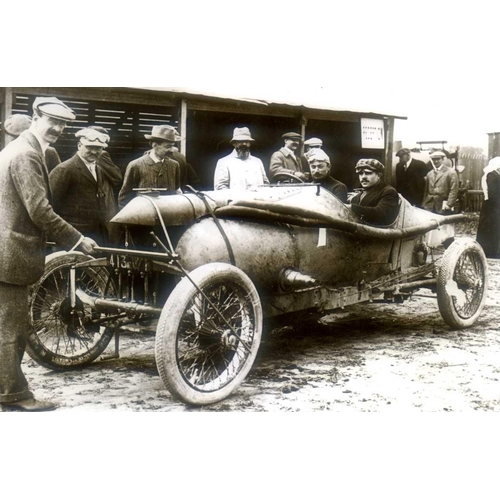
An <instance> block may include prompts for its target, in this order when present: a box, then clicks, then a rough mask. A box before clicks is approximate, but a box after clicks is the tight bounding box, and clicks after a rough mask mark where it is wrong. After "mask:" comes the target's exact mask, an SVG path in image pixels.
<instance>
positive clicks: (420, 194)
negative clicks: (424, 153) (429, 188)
mask: <svg viewBox="0 0 500 500" xmlns="http://www.w3.org/2000/svg"><path fill="white" fill-rule="evenodd" d="M431 168H432V167H430V166H429V165H427V164H425V163H424V162H423V161H420V160H416V159H413V158H412V160H411V163H410V166H409V167H408V168H407V169H405V164H404V163H402V162H399V163H398V164H397V165H396V187H397V188H398V192H399V193H400V194H401V195H402V196H403V197H404V198H406V199H407V200H408V201H409V202H410V203H411V204H412V205H414V206H416V207H420V206H422V200H423V199H424V189H425V176H426V175H427V172H429V170H430V169H431Z"/></svg>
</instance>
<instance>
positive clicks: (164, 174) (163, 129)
mask: <svg viewBox="0 0 500 500" xmlns="http://www.w3.org/2000/svg"><path fill="white" fill-rule="evenodd" d="M144 137H145V138H146V139H148V140H149V144H150V145H151V147H152V149H151V151H149V152H148V154H145V155H143V156H141V157H140V158H138V159H137V160H134V161H132V162H130V163H129V164H128V165H127V170H126V171H125V178H124V180H123V186H122V188H121V190H120V194H119V195H118V204H119V205H120V208H123V207H124V206H125V205H126V204H127V203H128V202H129V201H130V200H131V199H132V198H134V196H135V192H134V191H133V189H134V188H144V189H147V188H149V189H163V190H166V193H164V194H175V193H181V189H180V185H181V181H180V167H179V163H178V162H176V161H175V160H172V159H171V158H169V157H168V153H169V151H170V149H171V148H172V147H173V146H175V143H176V142H178V141H179V140H180V137H179V136H178V135H177V134H176V133H175V129H174V128H173V127H172V126H171V125H155V126H153V129H152V131H151V134H145V135H144Z"/></svg>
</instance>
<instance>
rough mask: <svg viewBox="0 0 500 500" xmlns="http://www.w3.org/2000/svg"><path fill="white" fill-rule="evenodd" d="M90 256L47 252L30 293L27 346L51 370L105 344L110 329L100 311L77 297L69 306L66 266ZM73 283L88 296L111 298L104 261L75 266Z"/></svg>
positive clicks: (86, 358)
mask: <svg viewBox="0 0 500 500" xmlns="http://www.w3.org/2000/svg"><path fill="white" fill-rule="evenodd" d="M91 260H93V258H92V257H90V256H87V255H83V254H81V253H79V252H69V253H67V252H63V253H58V254H53V255H50V256H49V257H48V259H47V262H46V266H45V271H44V273H43V276H42V277H41V278H40V280H39V281H38V282H37V283H36V284H35V285H33V287H32V289H31V294H30V316H31V321H32V330H31V332H30V335H29V337H28V342H27V345H26V350H27V351H28V354H29V355H30V356H31V357H32V358H33V359H34V360H35V361H37V362H38V363H39V364H41V365H42V366H45V367H46V368H51V369H55V370H67V369H72V368H80V367H82V366H85V365H87V364H89V363H91V362H92V361H94V360H95V359H96V358H97V357H98V356H99V355H100V354H102V352H103V351H104V350H105V349H106V347H107V346H108V344H109V341H110V340H111V339H112V337H113V330H112V329H110V328H107V327H106V326H104V325H103V324H101V323H100V320H102V319H103V318H105V315H104V314H102V313H99V312H97V311H94V310H92V309H91V308H90V307H89V306H88V305H86V304H83V303H82V302H81V300H80V299H79V298H78V297H77V298H76V304H75V307H74V308H72V307H71V296H70V278H69V276H70V269H71V267H72V266H73V265H74V264H76V263H80V262H86V261H91ZM75 271H76V288H77V289H80V290H82V291H84V292H85V293H87V294H88V295H91V296H93V297H104V296H105V295H106V296H108V297H113V298H116V288H115V285H114V282H113V281H112V280H111V278H110V275H109V273H108V271H107V270H106V269H105V268H103V267H83V268H77V269H76V270H75Z"/></svg>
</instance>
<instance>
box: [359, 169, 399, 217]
mask: <svg viewBox="0 0 500 500" xmlns="http://www.w3.org/2000/svg"><path fill="white" fill-rule="evenodd" d="M384 170H385V167H384V165H383V164H382V163H380V162H379V161H378V160H374V159H366V160H359V161H358V163H357V164H356V173H357V174H358V176H359V182H360V184H361V187H362V188H363V191H362V192H361V193H359V194H357V195H356V196H354V198H353V199H352V200H351V210H352V211H353V212H354V213H355V214H357V215H359V217H361V219H362V220H363V221H365V222H369V223H370V224H375V225H377V226H388V225H390V224H392V223H393V222H394V221H395V220H396V217H397V216H398V213H399V195H398V192H397V191H396V190H395V189H394V188H393V187H392V186H389V185H387V184H386V183H385V182H384V181H383V180H382V179H383V176H384Z"/></svg>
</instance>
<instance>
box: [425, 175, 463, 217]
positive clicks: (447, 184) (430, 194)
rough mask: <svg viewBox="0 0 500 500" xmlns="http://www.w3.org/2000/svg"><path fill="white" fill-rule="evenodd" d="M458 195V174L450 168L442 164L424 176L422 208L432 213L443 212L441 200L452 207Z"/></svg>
mask: <svg viewBox="0 0 500 500" xmlns="http://www.w3.org/2000/svg"><path fill="white" fill-rule="evenodd" d="M457 196H458V175H457V173H456V172H455V170H453V169H452V168H448V167H445V166H442V167H441V168H440V169H439V170H436V169H432V170H431V171H430V172H428V173H427V175H426V176H425V190H424V201H423V202H422V208H425V210H430V211H431V212H434V213H438V214H440V213H443V201H445V200H446V201H447V203H448V206H450V207H454V206H455V203H456V201H457Z"/></svg>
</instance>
